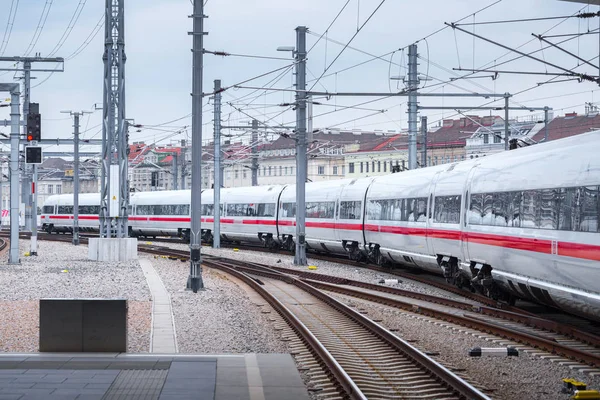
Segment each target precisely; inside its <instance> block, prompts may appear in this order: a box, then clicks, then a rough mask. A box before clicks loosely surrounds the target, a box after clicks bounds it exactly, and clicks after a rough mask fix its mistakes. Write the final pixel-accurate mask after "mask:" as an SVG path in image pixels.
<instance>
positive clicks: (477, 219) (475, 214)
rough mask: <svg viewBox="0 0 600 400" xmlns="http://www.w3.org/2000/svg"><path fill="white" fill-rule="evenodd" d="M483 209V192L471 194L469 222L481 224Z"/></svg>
mask: <svg viewBox="0 0 600 400" xmlns="http://www.w3.org/2000/svg"><path fill="white" fill-rule="evenodd" d="M482 211H483V194H481V193H477V194H472V195H471V208H470V209H469V213H468V215H469V217H468V220H469V224H473V225H481V223H482V221H483V219H482V215H483V213H482Z"/></svg>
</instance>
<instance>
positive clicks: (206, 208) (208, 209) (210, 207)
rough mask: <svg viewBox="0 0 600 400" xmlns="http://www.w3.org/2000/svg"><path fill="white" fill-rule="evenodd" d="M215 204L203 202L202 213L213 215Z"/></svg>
mask: <svg viewBox="0 0 600 400" xmlns="http://www.w3.org/2000/svg"><path fill="white" fill-rule="evenodd" d="M214 211H215V210H214V204H202V210H201V215H213V213H214Z"/></svg>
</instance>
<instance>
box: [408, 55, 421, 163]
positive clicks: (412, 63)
mask: <svg viewBox="0 0 600 400" xmlns="http://www.w3.org/2000/svg"><path fill="white" fill-rule="evenodd" d="M407 86H408V90H409V93H408V169H416V168H417V112H418V108H417V107H418V104H417V89H418V88H419V77H418V72H417V45H416V44H411V45H410V46H408V83H407Z"/></svg>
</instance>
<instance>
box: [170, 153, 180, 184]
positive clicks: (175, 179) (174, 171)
mask: <svg viewBox="0 0 600 400" xmlns="http://www.w3.org/2000/svg"><path fill="white" fill-rule="evenodd" d="M172 157H173V161H172V165H171V178H172V179H171V180H172V182H173V190H178V189H179V187H178V185H179V178H178V175H179V173H178V170H177V164H178V160H179V157H178V156H177V153H176V152H174V153H173V155H172Z"/></svg>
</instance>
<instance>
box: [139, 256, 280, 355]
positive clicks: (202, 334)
mask: <svg viewBox="0 0 600 400" xmlns="http://www.w3.org/2000/svg"><path fill="white" fill-rule="evenodd" d="M148 259H149V260H150V261H151V263H152V266H153V267H154V268H155V269H156V271H157V272H158V274H159V275H160V277H161V279H162V281H163V283H164V285H165V287H166V288H167V290H168V291H169V294H170V295H171V304H172V308H173V313H174V317H175V330H176V334H177V343H178V345H179V352H180V353H212V354H216V353H287V352H288V351H287V347H286V345H285V343H284V342H282V341H281V340H280V339H279V338H278V336H277V335H276V333H275V331H274V329H273V328H272V326H273V325H272V323H271V322H270V321H269V320H268V319H267V317H266V315H265V314H263V313H261V309H262V307H258V306H257V305H255V304H254V303H253V302H252V301H251V299H250V298H249V297H248V295H247V293H246V291H245V290H244V289H242V288H241V287H240V286H238V283H237V282H234V281H233V280H231V279H230V278H229V277H228V276H227V275H226V274H223V273H220V272H218V271H215V270H212V269H210V268H204V269H203V273H202V278H203V281H204V286H205V288H206V290H204V291H200V292H198V293H193V292H191V291H186V290H185V285H186V281H187V278H188V276H189V264H188V263H182V262H180V261H173V260H169V259H164V258H160V257H159V258H154V257H149V258H148Z"/></svg>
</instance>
